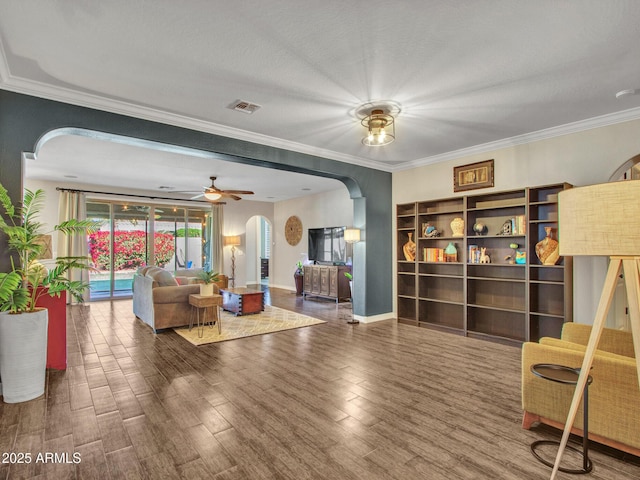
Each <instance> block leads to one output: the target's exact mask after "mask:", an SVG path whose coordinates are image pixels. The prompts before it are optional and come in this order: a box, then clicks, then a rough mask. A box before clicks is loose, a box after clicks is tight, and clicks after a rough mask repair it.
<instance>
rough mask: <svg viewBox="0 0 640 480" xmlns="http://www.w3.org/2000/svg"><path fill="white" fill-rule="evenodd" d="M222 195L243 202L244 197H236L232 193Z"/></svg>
mask: <svg viewBox="0 0 640 480" xmlns="http://www.w3.org/2000/svg"><path fill="white" fill-rule="evenodd" d="M222 195H223V196H225V197H229V198H233V199H234V200H242V197H239V196H237V195H234V194H232V193H228V192H225V193H223V194H222Z"/></svg>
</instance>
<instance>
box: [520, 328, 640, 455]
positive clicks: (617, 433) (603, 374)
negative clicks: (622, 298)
mask: <svg viewBox="0 0 640 480" xmlns="http://www.w3.org/2000/svg"><path fill="white" fill-rule="evenodd" d="M545 342H546V340H545ZM574 346H575V344H573V345H571V347H572V348H566V346H563V347H559V346H557V345H546V344H538V343H531V342H528V343H525V344H524V345H523V347H522V408H523V410H525V411H527V412H531V413H534V414H537V415H540V416H543V417H546V418H550V419H551V420H555V421H558V422H561V423H564V422H565V421H566V417H567V413H568V411H569V406H570V404H571V400H572V398H573V393H574V391H575V388H573V387H572V386H571V385H561V384H558V383H557V382H552V381H549V380H545V379H542V378H539V377H537V376H536V375H534V374H533V373H532V372H531V365H533V364H536V363H555V364H559V365H566V366H569V367H580V366H581V365H582V361H583V359H584V352H583V351H579V350H574V349H573V348H575V347H574ZM578 347H580V346H579V345H578ZM590 375H591V377H592V378H593V383H592V384H591V385H590V386H589V402H590V407H589V410H590V412H589V425H590V428H589V430H590V431H592V432H594V433H597V434H598V435H602V436H603V437H606V438H611V439H616V440H618V441H621V442H622V443H625V444H628V445H633V446H635V447H636V448H637V447H639V446H640V438H639V437H638V435H637V432H638V431H640V409H638V405H640V389H639V388H638V374H637V369H636V363H635V359H633V358H629V357H624V356H622V355H615V354H612V353H605V354H603V353H602V352H596V354H595V355H594V359H593V368H592V370H591V372H590ZM575 425H576V427H578V428H582V415H581V414H580V413H579V414H578V416H577V417H576V422H575Z"/></svg>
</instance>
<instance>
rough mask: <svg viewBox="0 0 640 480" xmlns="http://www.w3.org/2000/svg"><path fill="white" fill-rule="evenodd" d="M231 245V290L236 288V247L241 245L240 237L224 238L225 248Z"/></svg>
mask: <svg viewBox="0 0 640 480" xmlns="http://www.w3.org/2000/svg"><path fill="white" fill-rule="evenodd" d="M227 245H231V279H230V280H231V288H235V287H236V246H238V245H240V235H227V236H225V237H224V246H225V247H226V246H227Z"/></svg>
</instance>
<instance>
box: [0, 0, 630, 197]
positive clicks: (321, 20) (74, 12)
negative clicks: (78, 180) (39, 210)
mask: <svg viewBox="0 0 640 480" xmlns="http://www.w3.org/2000/svg"><path fill="white" fill-rule="evenodd" d="M638 45H640V2H638V1H637V0H616V1H612V0H611V1H602V0H581V1H573V2H571V1H558V0H537V1H531V0H484V1H479V0H474V1H465V2H451V1H448V0H415V1H412V0H405V1H400V2H389V1H386V2H382V1H378V0H369V1H366V2H365V1H359V0H353V1H349V2H345V1H332V0H327V1H325V2H316V1H313V2H312V1H308V0H270V1H269V2H265V1H259V0H243V1H239V2H226V1H196V0H190V1H183V2H176V1H173V0H154V2H143V1H139V0H110V1H109V2H98V1H92V0H76V1H73V2H69V1H64V0H57V1H49V2H40V1H36V0H3V1H2V2H0V54H1V56H2V58H1V59H0V87H1V88H4V89H7V90H12V91H17V92H23V93H29V94H33V95H38V96H42V97H46V98H52V99H56V100H61V101H66V102H69V103H74V104H79V105H86V106H90V107H95V108H101V109H104V110H108V111H113V112H118V113H124V114H128V115H135V116H139V117H142V118H148V119H152V120H158V121H162V122H165V123H170V124H175V125H180V126H186V127H189V128H194V129H198V130H203V131H208V132H212V133H217V134H221V135H225V136H229V137H234V138H241V139H244V140H249V141H253V142H257V143H262V144H267V145H273V146H277V147H282V148H286V149H290V150H294V151H300V152H305V153H311V154H316V155H321V156H324V157H328V158H332V159H336V160H340V161H344V162H349V163H355V164H359V165H365V166H370V167H372V168H378V169H382V170H387V171H394V170H398V169H404V168H410V167H412V166H417V165H424V164H428V163H433V162H436V161H441V160H445V159H448V158H453V157H455V156H460V155H461V154H463V153H469V152H478V151H483V150H484V151H488V150H489V149H494V148H496V147H499V146H503V145H511V144H513V143H518V142H523V141H527V140H528V141H530V140H532V139H536V138H544V137H545V136H553V135H557V134H562V133H566V132H568V131H575V130H580V129H585V128H590V127H593V126H599V125H605V124H610V123H614V122H618V121H624V120H630V119H635V118H640V95H634V96H627V97H623V98H616V96H615V94H616V92H618V91H620V90H624V89H637V88H640V62H639V61H638V58H639V54H638V51H637V50H638ZM238 99H240V100H246V101H249V102H253V103H256V104H258V105H260V106H261V108H260V109H259V110H258V111H257V112H256V113H254V114H253V115H247V114H244V113H239V112H236V111H232V110H230V109H229V108H227V107H228V106H229V105H230V104H231V103H232V102H234V101H235V100H238ZM381 100H391V101H394V102H396V103H398V104H400V106H401V109H402V110H401V112H400V114H399V116H398V118H397V122H396V123H397V129H396V133H397V140H396V141H395V142H394V143H392V144H391V145H388V146H385V147H380V148H371V147H365V146H363V145H362V144H361V143H360V139H361V137H362V135H363V128H362V127H361V126H360V124H359V122H358V120H357V119H356V118H355V116H354V111H355V110H356V109H357V108H358V107H359V106H360V105H362V104H364V103H366V102H372V101H373V102H376V101H381ZM77 140H78V139H67V141H69V142H72V143H73V142H75V141H77ZM81 140H82V139H81ZM86 140H87V139H84V141H86ZM84 146H87V145H84ZM59 147H60V149H62V150H64V149H65V148H66V149H67V153H68V149H69V148H74V149H75V148H81V147H80V146H78V145H75V144H74V145H72V146H69V144H65V141H64V140H60V145H59ZM90 147H91V148H90V149H88V150H86V151H83V155H87V156H90V155H92V153H89V152H93V151H94V149H95V145H91V146H90ZM126 147H127V148H125V146H123V145H120V146H113V145H112V146H106V147H105V146H103V147H102V148H109V149H115V152H114V151H113V150H111V152H110V154H109V155H107V154H106V153H104V152H103V153H102V154H100V153H97V154H98V155H102V156H101V158H102V160H103V161H101V162H100V164H99V165H102V166H104V167H105V168H106V171H105V172H104V173H105V175H103V176H104V177H105V179H106V178H107V177H108V176H109V175H107V174H108V173H110V172H111V173H112V172H114V171H118V170H122V168H121V166H122V165H128V166H130V165H132V164H134V163H132V159H134V160H135V162H138V161H139V158H140V157H144V161H145V162H149V163H140V164H139V165H140V169H141V171H145V172H149V171H150V170H149V169H151V170H152V169H153V168H155V166H156V162H158V163H162V162H165V161H167V158H169V157H166V158H165V157H164V156H158V157H154V156H155V155H158V153H157V152H155V153H153V155H154V156H150V155H149V154H147V155H145V154H141V152H140V151H139V150H137V149H135V148H134V149H132V150H131V149H130V148H131V147H128V146H126ZM48 150H49V149H48V148H46V147H43V149H42V152H40V154H39V156H38V161H40V160H42V162H45V161H47V162H49V163H50V164H51V165H53V164H54V163H52V162H58V161H60V159H61V158H66V157H64V155H62V154H59V155H55V154H53V153H52V154H51V158H50V159H48V158H44V159H43V158H42V155H45V154H46V153H47V152H48ZM51 150H53V148H51ZM98 150H99V149H98ZM454 152H455V153H454ZM115 153H117V155H116V154H115ZM208 160H209V161H208V162H207V163H206V165H203V164H202V163H200V164H198V163H197V161H196V160H194V158H189V159H187V160H184V164H185V165H187V164H188V166H187V167H185V172H184V175H182V174H179V175H173V174H170V177H169V178H171V180H174V178H175V181H176V182H177V181H178V179H179V178H181V177H183V176H184V183H180V185H177V186H179V187H180V188H181V189H182V188H184V186H183V185H185V184H186V183H189V184H190V185H191V186H190V187H188V188H195V187H197V186H202V185H206V184H208V177H209V176H210V175H218V176H219V177H220V180H219V182H218V183H219V184H220V185H219V186H220V187H221V188H233V189H245V188H249V189H254V190H256V191H257V190H259V187H258V186H255V187H252V186H251V183H250V180H249V178H242V179H241V180H242V181H241V182H238V183H237V184H236V183H235V181H236V179H234V178H231V179H229V183H225V182H224V179H223V177H224V175H223V173H221V172H222V171H223V170H224V169H225V168H228V163H227V164H226V166H224V165H223V166H222V167H220V168H221V169H223V170H220V169H219V168H218V166H217V165H218V164H217V163H216V162H217V161H214V160H212V159H208ZM171 161H175V158H174V159H173V160H171ZM119 162H120V163H119ZM122 162H124V163H122ZM191 162H194V163H191ZM135 165H136V168H138V163H135ZM72 168H74V169H76V170H77V169H80V168H82V167H81V166H78V165H73V166H72ZM97 168H98V166H97V164H96V163H94V164H93V166H92V172H93V175H94V178H95V177H96V176H97V177H101V176H102V175H96V169H97ZM237 168H238V169H239V168H240V167H237V166H233V169H231V171H235V169H237ZM142 169H144V170H142ZM243 169H244V168H243ZM58 170H59V169H58ZM262 170H264V169H261V170H260V171H259V172H260V173H259V174H258V175H259V176H260V178H259V179H257V180H255V179H254V180H255V181H256V183H259V184H261V185H265V184H266V183H267V180H270V179H268V177H266V176H265V175H267V174H274V175H276V176H277V177H279V176H282V175H284V174H283V173H282V172H274V171H267V172H263V171H262ZM32 171H35V170H33V169H32ZM189 171H192V174H189V173H188V172H189ZM247 172H249V171H247ZM54 173H55V170H54ZM98 173H103V172H98ZM163 174H166V172H163ZM43 175H44V174H43ZM243 175H244V173H243ZM248 176H251V175H250V174H249V173H247V177H248ZM254 176H255V174H254ZM196 177H197V179H196ZM164 178H165V180H164V181H163V182H160V183H159V182H158V180H160V179H159V178H153V179H151V180H152V182H151V183H149V184H148V185H146V186H147V187H149V188H151V189H157V187H158V186H159V185H161V184H166V183H172V182H168V181H167V180H166V178H167V177H166V176H165V177H164ZM237 180H240V179H237ZM105 181H106V180H105ZM181 181H182V180H181ZM193 182H197V183H196V184H195V185H194V184H193ZM290 184H291V182H290V181H287V182H285V185H290ZM335 185H336V184H334V186H335ZM296 187H297V185H296Z"/></svg>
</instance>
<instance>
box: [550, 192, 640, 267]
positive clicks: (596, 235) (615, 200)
mask: <svg viewBox="0 0 640 480" xmlns="http://www.w3.org/2000/svg"><path fill="white" fill-rule="evenodd" d="M558 228H559V232H560V255H606V256H639V255H640V180H624V181H620V182H611V183H601V184H598V185H590V186H587V187H577V188H571V189H568V190H563V191H561V192H560V193H559V194H558Z"/></svg>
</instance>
